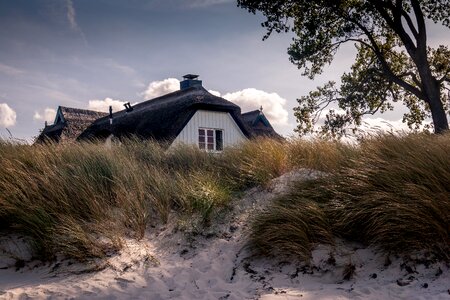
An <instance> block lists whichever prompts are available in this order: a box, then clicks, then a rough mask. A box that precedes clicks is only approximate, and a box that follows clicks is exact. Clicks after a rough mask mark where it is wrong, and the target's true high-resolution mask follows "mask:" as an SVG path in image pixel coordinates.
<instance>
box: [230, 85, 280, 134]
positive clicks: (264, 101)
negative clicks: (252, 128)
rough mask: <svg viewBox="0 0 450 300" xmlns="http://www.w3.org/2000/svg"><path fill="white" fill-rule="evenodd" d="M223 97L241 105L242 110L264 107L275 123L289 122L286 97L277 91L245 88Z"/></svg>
mask: <svg viewBox="0 0 450 300" xmlns="http://www.w3.org/2000/svg"><path fill="white" fill-rule="evenodd" d="M222 97H223V98H225V99H227V100H229V101H231V102H233V103H235V104H237V105H239V106H240V107H241V110H242V112H246V111H250V110H255V109H259V108H260V107H261V106H262V107H263V112H264V115H265V116H266V117H267V119H269V121H270V122H271V123H272V124H275V125H287V124H288V112H287V110H286V109H285V108H284V105H285V104H286V99H284V98H282V97H280V95H278V94H277V93H267V92H265V91H261V90H257V89H254V88H249V89H244V90H241V91H237V92H234V93H227V94H225V95H223V96H222Z"/></svg>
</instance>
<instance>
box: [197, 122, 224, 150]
mask: <svg viewBox="0 0 450 300" xmlns="http://www.w3.org/2000/svg"><path fill="white" fill-rule="evenodd" d="M202 130H203V134H201V131H202ZM218 131H220V132H221V135H220V137H221V143H220V146H221V147H218V146H219V145H218V139H217V132H218ZM223 131H224V130H223V129H221V128H209V127H199V128H198V131H197V146H198V148H199V149H200V150H204V151H206V152H222V151H223V146H224V145H223ZM210 132H212V135H209V133H210ZM209 138H212V140H210V139H209ZM210 146H211V147H210ZM218 148H220V149H218Z"/></svg>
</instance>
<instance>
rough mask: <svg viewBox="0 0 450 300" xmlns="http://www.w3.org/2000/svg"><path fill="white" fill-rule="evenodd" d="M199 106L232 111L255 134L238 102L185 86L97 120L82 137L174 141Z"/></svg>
mask: <svg viewBox="0 0 450 300" xmlns="http://www.w3.org/2000/svg"><path fill="white" fill-rule="evenodd" d="M199 109H203V110H213V111H223V112H228V113H230V115H231V117H232V118H233V119H234V121H235V122H236V124H237V125H238V126H239V128H240V129H241V130H242V132H243V134H244V135H245V136H247V137H251V135H252V133H251V131H250V130H249V129H248V128H247V126H246V125H245V124H244V122H243V121H242V119H241V109H240V107H239V106H237V105H236V104H234V103H232V102H230V101H227V100H225V99H223V98H220V97H216V96H214V95H212V94H210V93H209V92H208V91H207V90H205V89H204V88H203V87H202V86H193V87H189V88H186V89H182V90H179V91H176V92H173V93H170V94H167V95H164V96H161V97H158V98H155V99H152V100H147V101H145V102H142V103H139V104H136V105H134V106H133V107H132V110H129V111H127V110H122V111H119V112H116V113H114V114H113V115H112V124H110V118H109V116H106V117H103V118H101V119H98V120H96V121H95V122H94V123H92V125H90V126H89V127H88V128H87V129H86V130H85V131H84V132H83V133H82V134H81V135H80V136H79V137H78V139H79V140H85V139H104V138H106V137H108V136H109V135H111V134H113V135H114V136H116V137H119V138H120V137H126V136H131V135H134V136H137V137H140V138H145V139H147V138H151V139H155V140H158V141H166V142H168V143H171V142H172V141H173V140H174V139H175V138H176V137H177V135H178V134H179V133H180V132H181V130H182V129H183V128H184V127H185V126H186V124H187V123H188V122H189V120H190V119H191V118H192V116H193V115H194V114H195V112H196V111H197V110H199Z"/></svg>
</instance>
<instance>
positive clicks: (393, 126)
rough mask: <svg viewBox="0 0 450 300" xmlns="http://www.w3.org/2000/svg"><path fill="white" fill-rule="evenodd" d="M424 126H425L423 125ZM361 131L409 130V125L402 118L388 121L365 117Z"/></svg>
mask: <svg viewBox="0 0 450 300" xmlns="http://www.w3.org/2000/svg"><path fill="white" fill-rule="evenodd" d="M421 128H423V126H421ZM360 129H361V131H364V132H366V133H376V132H409V131H411V129H409V127H408V125H407V124H406V123H403V122H402V120H396V121H388V120H386V119H383V118H379V117H378V118H363V119H362V124H361V128H360Z"/></svg>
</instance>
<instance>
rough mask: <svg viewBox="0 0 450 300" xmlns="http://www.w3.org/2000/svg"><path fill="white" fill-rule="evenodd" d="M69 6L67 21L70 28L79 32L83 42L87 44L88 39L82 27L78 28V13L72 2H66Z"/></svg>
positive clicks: (67, 0)
mask: <svg viewBox="0 0 450 300" xmlns="http://www.w3.org/2000/svg"><path fill="white" fill-rule="evenodd" d="M66 4H67V20H68V21H69V25H70V28H71V29H72V30H73V31H75V32H78V33H79V34H80V35H81V37H82V38H83V41H84V42H85V43H86V44H87V41H86V37H85V36H84V32H83V31H82V30H81V28H80V26H78V23H77V19H76V12H75V8H74V7H73V2H72V0H66Z"/></svg>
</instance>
